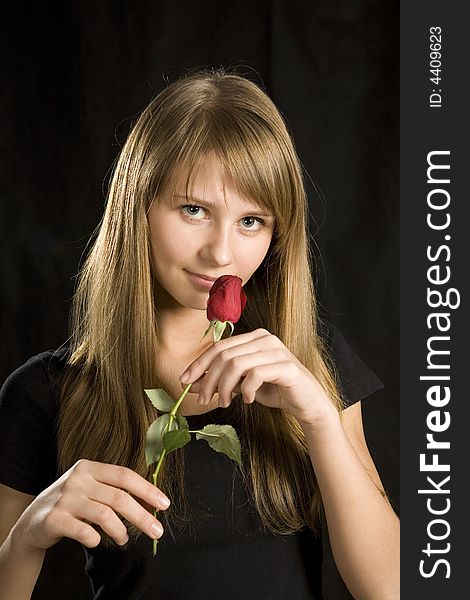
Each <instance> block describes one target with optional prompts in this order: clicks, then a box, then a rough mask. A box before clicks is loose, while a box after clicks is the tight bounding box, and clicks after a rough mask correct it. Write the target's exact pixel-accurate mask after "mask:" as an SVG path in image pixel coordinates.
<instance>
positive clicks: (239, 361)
mask: <svg viewBox="0 0 470 600" xmlns="http://www.w3.org/2000/svg"><path fill="white" fill-rule="evenodd" d="M185 375H187V377H186V378H183V377H180V381H181V382H182V383H184V384H185V385H186V384H188V383H190V382H193V383H192V385H191V392H199V397H198V402H199V403H200V404H204V405H207V404H209V402H210V401H211V399H212V397H213V395H214V394H215V393H216V392H218V394H219V406H223V407H225V408H227V407H228V406H229V405H230V403H231V402H232V392H235V393H241V394H242V395H243V400H244V402H245V403H246V404H251V403H252V402H253V401H254V400H256V401H257V402H259V403H260V404H264V406H269V407H270V408H281V409H284V410H289V411H291V412H292V414H293V415H294V416H295V417H296V419H297V420H298V421H299V423H300V424H301V425H304V424H309V425H317V424H319V423H320V422H321V421H322V420H323V418H324V417H326V416H328V415H331V414H332V413H336V408H335V407H334V406H333V404H332V402H331V400H330V399H329V397H328V396H327V394H326V392H325V390H324V389H323V388H322V386H321V385H320V384H319V382H318V381H317V379H315V377H314V376H313V375H312V373H310V371H309V370H308V369H307V368H306V367H304V365H302V363H300V362H299V361H298V360H297V358H296V357H295V356H294V355H293V354H292V353H291V352H290V351H289V350H288V349H287V348H286V346H285V345H284V344H283V343H282V342H281V340H280V339H279V338H278V337H276V336H275V335H273V334H271V333H270V332H269V331H267V330H266V329H256V330H255V331H252V332H250V333H243V334H240V335H235V336H233V337H229V338H225V339H222V340H219V341H218V342H217V343H215V344H213V345H212V346H211V347H210V348H209V349H208V350H206V351H205V352H203V353H202V354H201V356H199V357H198V358H197V359H196V360H195V361H194V362H192V363H191V365H190V366H189V367H188V369H187V370H186V371H185ZM183 379H184V381H183Z"/></svg>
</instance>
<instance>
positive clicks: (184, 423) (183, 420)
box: [176, 413, 189, 429]
mask: <svg viewBox="0 0 470 600" xmlns="http://www.w3.org/2000/svg"><path fill="white" fill-rule="evenodd" d="M176 419H177V421H178V427H179V429H189V424H188V421H187V420H186V418H185V417H183V415H180V414H179V413H176Z"/></svg>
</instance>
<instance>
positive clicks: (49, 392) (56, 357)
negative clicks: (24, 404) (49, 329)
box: [0, 346, 69, 407]
mask: <svg viewBox="0 0 470 600" xmlns="http://www.w3.org/2000/svg"><path fill="white" fill-rule="evenodd" d="M68 355H69V348H68V346H62V347H61V348H59V349H58V350H46V351H44V352H41V353H39V354H36V355H34V356H31V357H30V358H29V359H28V360H27V361H26V362H24V363H23V364H22V365H20V366H19V367H17V368H16V369H15V370H14V371H13V372H12V373H10V375H9V376H8V377H7V379H6V380H5V382H4V383H3V385H2V388H1V390H0V407H3V405H4V403H5V402H7V401H8V400H9V399H10V398H13V397H22V396H28V397H31V398H32V399H33V400H34V401H35V403H36V404H38V405H39V404H54V403H55V398H54V396H55V391H56V388H57V384H58V381H59V379H60V376H61V374H62V373H63V370H64V367H65V365H66V363H67V359H68Z"/></svg>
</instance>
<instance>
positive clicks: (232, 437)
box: [196, 425, 242, 466]
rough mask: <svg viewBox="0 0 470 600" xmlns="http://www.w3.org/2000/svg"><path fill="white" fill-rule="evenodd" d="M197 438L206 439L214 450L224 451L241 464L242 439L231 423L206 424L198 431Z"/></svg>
mask: <svg viewBox="0 0 470 600" xmlns="http://www.w3.org/2000/svg"><path fill="white" fill-rule="evenodd" d="M196 439H197V440H205V441H206V442H207V443H208V444H209V446H210V447H211V448H212V449H213V450H215V451H216V452H222V453H223V454H225V455H226V456H228V457H229V458H231V459H232V460H235V461H236V462H237V463H238V464H239V465H240V466H241V464H242V459H241V447H240V440H239V439H238V436H237V432H236V431H235V429H234V428H233V427H232V426H231V425H206V426H205V427H204V428H203V429H201V431H198V432H197V433H196Z"/></svg>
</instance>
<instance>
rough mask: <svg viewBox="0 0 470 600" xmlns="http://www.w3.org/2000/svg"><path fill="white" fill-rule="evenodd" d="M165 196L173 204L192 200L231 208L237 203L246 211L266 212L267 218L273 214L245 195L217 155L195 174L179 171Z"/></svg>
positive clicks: (197, 167)
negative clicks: (230, 206)
mask: <svg viewBox="0 0 470 600" xmlns="http://www.w3.org/2000/svg"><path fill="white" fill-rule="evenodd" d="M165 196H166V198H167V199H168V200H171V201H172V202H173V203H174V202H178V201H181V200H188V201H191V202H200V203H203V204H206V205H208V206H213V207H217V206H223V205H224V204H225V206H227V207H228V206H229V204H234V203H235V204H240V205H243V207H244V208H253V209H256V210H258V211H259V210H261V211H262V212H263V211H264V213H265V214H266V215H269V214H271V210H270V209H269V207H267V206H266V203H262V202H258V201H257V200H256V199H255V198H253V197H250V196H249V195H247V194H244V193H242V191H241V190H240V186H239V185H237V182H236V181H235V179H234V178H233V176H232V175H231V174H230V173H229V172H228V171H227V169H226V168H225V167H224V165H223V164H222V162H221V161H220V160H218V159H217V157H216V156H214V155H212V156H209V157H205V158H203V159H201V161H200V162H199V163H198V164H197V165H195V167H194V168H193V169H192V170H190V169H189V168H187V167H186V168H184V167H179V168H175V170H174V172H173V175H172V177H171V180H170V181H169V182H168V185H167V186H166V190H165Z"/></svg>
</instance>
